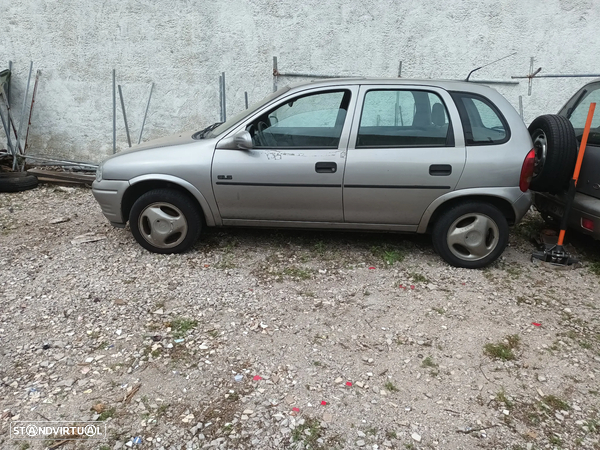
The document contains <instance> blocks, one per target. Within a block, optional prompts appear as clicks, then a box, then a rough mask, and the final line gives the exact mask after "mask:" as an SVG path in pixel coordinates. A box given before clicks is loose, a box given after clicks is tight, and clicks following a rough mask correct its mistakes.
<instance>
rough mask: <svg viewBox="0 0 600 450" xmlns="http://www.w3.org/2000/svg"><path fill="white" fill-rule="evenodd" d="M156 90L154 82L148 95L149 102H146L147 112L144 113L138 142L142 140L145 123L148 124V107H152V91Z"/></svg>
mask: <svg viewBox="0 0 600 450" xmlns="http://www.w3.org/2000/svg"><path fill="white" fill-rule="evenodd" d="M153 90H154V83H152V86H150V95H149V96H148V103H147V104H146V112H145V113H144V120H143V122H142V129H141V130H140V138H139V139H138V144H139V143H140V142H142V134H143V133H144V125H146V117H147V116H148V108H150V99H151V98H152V91H153Z"/></svg>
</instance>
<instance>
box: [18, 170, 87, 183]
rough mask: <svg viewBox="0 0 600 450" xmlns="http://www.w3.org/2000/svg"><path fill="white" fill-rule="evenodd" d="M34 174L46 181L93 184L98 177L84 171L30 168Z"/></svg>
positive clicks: (30, 171)
mask: <svg viewBox="0 0 600 450" xmlns="http://www.w3.org/2000/svg"><path fill="white" fill-rule="evenodd" d="M27 172H29V173H30V174H32V175H35V176H36V177H38V179H40V180H42V179H43V180H44V181H47V180H48V181H51V180H57V181H66V182H70V183H85V184H92V182H93V181H94V180H95V179H96V177H95V176H94V175H85V174H82V173H72V172H57V171H54V170H42V169H28V170H27Z"/></svg>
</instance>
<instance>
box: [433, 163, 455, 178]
mask: <svg viewBox="0 0 600 450" xmlns="http://www.w3.org/2000/svg"><path fill="white" fill-rule="evenodd" d="M429 175H431V176H434V177H447V176H448V175H452V166H451V165H450V164H432V165H431V166H429Z"/></svg>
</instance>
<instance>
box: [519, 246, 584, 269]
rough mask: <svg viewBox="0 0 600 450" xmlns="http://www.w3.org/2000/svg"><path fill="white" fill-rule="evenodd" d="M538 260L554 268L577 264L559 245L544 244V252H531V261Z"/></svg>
mask: <svg viewBox="0 0 600 450" xmlns="http://www.w3.org/2000/svg"><path fill="white" fill-rule="evenodd" d="M534 259H539V260H540V261H544V262H547V263H549V264H552V265H556V266H571V265H573V264H577V263H579V260H578V259H577V258H573V257H572V256H571V254H570V253H569V252H568V251H566V250H565V248H564V247H563V246H562V245H559V244H545V245H544V250H540V251H537V252H533V254H532V255H531V261H533V260H534Z"/></svg>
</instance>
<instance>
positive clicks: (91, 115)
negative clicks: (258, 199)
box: [0, 0, 600, 161]
mask: <svg viewBox="0 0 600 450" xmlns="http://www.w3.org/2000/svg"><path fill="white" fill-rule="evenodd" d="M599 30H600V0H429V1H427V2H425V1H422V0H379V1H378V0H327V1H323V0H320V1H316V0H304V1H298V0H223V1H206V0H171V1H161V0H120V1H111V0H89V1H83V0H79V1H76V0H0V37H1V39H0V68H6V67H7V66H8V61H9V60H12V61H13V62H14V84H13V86H14V90H13V103H14V104H15V109H16V111H15V112H16V113H17V114H18V109H19V107H18V105H19V104H20V102H21V101H22V95H23V91H24V88H25V84H26V77H27V71H28V66H29V61H30V60H33V61H34V64H35V68H39V69H41V70H42V78H41V83H40V87H39V90H38V97H37V104H36V110H35V112H34V115H33V127H32V130H31V150H30V153H32V154H45V155H53V156H55V157H63V158H69V159H76V160H83V161H99V160H101V159H102V158H103V157H105V156H106V155H109V154H111V153H112V97H111V90H112V84H111V83H112V81H111V71H112V69H113V68H115V69H116V70H117V82H118V83H120V84H122V85H123V90H124V95H125V101H126V109H127V114H128V118H129V119H130V128H131V130H132V134H133V136H134V139H135V140H136V141H137V136H138V133H139V129H140V126H141V120H142V117H143V110H144V107H145V102H146V99H147V95H148V91H149V88H150V83H151V82H152V81H154V82H155V83H156V87H155V91H154V95H153V98H152V104H151V106H150V114H149V117H148V120H147V124H146V131H145V139H149V138H154V137H160V136H164V135H167V134H171V133H172V132H179V131H182V130H185V129H200V128H202V127H203V126H206V125H208V124H210V123H212V122H215V121H217V120H218V119H219V99H218V92H219V91H218V89H219V86H218V77H219V74H220V73H221V72H222V71H224V72H226V78H227V104H228V115H231V114H232V113H235V112H237V111H239V110H241V109H243V105H244V91H248V94H249V96H250V100H251V102H252V101H256V100H258V99H259V98H261V97H263V96H264V95H266V94H268V93H269V92H270V91H271V90H272V86H273V79H272V76H271V73H272V57H273V56H278V57H279V69H280V70H281V71H295V72H317V73H324V74H336V75H365V76H377V77H381V76H389V77H394V76H396V75H397V70H398V63H399V61H400V60H402V61H403V71H402V75H403V77H407V78H463V77H465V76H466V75H467V73H468V72H469V71H470V70H471V69H472V68H474V67H477V66H479V65H482V64H484V63H486V62H489V61H492V60H494V59H497V58H500V57H502V56H504V55H506V54H509V53H511V52H517V55H516V56H514V57H512V58H509V59H506V60H504V61H502V62H500V63H498V64H495V65H493V66H490V67H488V68H485V69H482V70H481V71H479V72H478V73H476V74H475V75H474V76H473V78H474V79H477V78H480V79H482V78H486V79H504V80H508V79H510V76H511V75H525V74H527V72H528V71H529V59H530V57H531V56H534V57H535V58H536V60H535V67H536V68H537V67H542V68H543V71H544V72H545V73H590V72H592V73H600V58H598V55H599V52H600V31H599ZM292 81H298V80H290V79H282V80H280V83H288V82H292ZM586 81H587V80H585V79H541V80H536V81H534V86H533V93H532V95H531V96H528V95H527V80H521V83H520V84H519V85H518V86H497V87H496V88H497V89H498V90H499V91H500V92H502V93H503V94H504V95H505V96H506V97H507V98H508V100H509V101H510V102H511V103H512V104H513V105H514V106H515V108H518V98H519V95H522V96H523V103H524V111H525V120H526V122H530V121H531V120H532V119H533V118H534V117H536V116H537V115H540V114H543V113H553V112H556V111H557V110H558V109H559V108H560V107H561V106H562V104H563V103H564V102H565V101H566V100H567V99H568V98H569V97H570V96H571V95H572V93H574V92H575V90H576V89H577V88H578V87H579V86H580V85H582V84H583V83H584V82H586ZM118 110H119V117H118V127H119V128H118V147H119V148H121V149H122V148H124V147H125V146H126V138H125V132H124V126H123V125H122V123H123V122H122V118H121V116H120V107H119V108H118ZM3 142H4V137H3V136H2V138H0V147H1V146H2V143H3Z"/></svg>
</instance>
